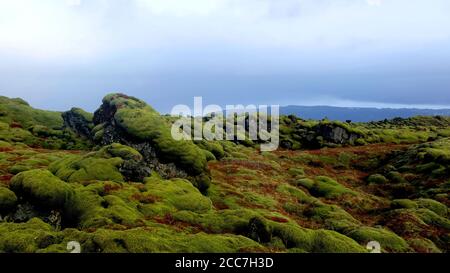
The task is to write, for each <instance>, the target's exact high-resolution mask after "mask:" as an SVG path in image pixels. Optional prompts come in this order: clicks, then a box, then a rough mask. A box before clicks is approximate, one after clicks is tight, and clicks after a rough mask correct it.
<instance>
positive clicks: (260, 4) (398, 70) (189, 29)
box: [0, 0, 450, 112]
mask: <svg viewBox="0 0 450 273" xmlns="http://www.w3.org/2000/svg"><path fill="white" fill-rule="evenodd" d="M449 14H450V1H448V0H0V94H1V95H5V96H9V97H22V98H24V99H26V100H27V101H29V102H30V103H31V104H32V105H33V106H35V107H40V108H47V109H55V110H66V109H68V108H70V107H71V106H80V107H83V108H85V109H87V110H90V111H93V110H95V109H96V107H97V106H98V105H99V102H100V99H101V98H102V97H103V96H104V95H105V94H106V93H110V92H116V91H120V92H124V93H127V94H130V95H134V96H137V97H140V98H143V99H144V100H146V101H147V102H149V103H150V104H151V105H153V106H154V107H155V108H157V109H158V110H160V111H162V112H168V111H170V109H171V108H172V106H174V105H175V104H179V103H185V104H192V103H193V97H194V96H203V97H204V100H205V103H214V104H220V105H225V104H231V103H233V104H237V103H240V104H250V103H252V104H264V103H268V104H282V105H286V104H299V105H325V104H328V105H345V106H405V105H406V106H427V107H444V106H449V105H450V16H449Z"/></svg>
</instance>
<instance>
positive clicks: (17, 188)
mask: <svg viewBox="0 0 450 273" xmlns="http://www.w3.org/2000/svg"><path fill="white" fill-rule="evenodd" d="M10 187H11V190H12V191H14V193H15V194H16V195H17V196H19V197H23V198H26V199H27V200H28V199H29V200H32V201H33V202H35V203H36V204H38V205H40V206H44V207H52V208H53V207H54V208H62V207H63V206H64V204H65V203H66V201H67V200H68V199H70V198H71V197H72V196H73V190H72V188H71V187H70V186H69V185H68V184H67V183H65V182H64V181H61V180H60V179H59V178H58V177H56V176H54V175H53V174H52V173H51V172H49V171H47V170H42V169H37V170H31V171H26V172H22V173H19V174H17V175H16V176H14V177H13V179H12V180H11V185H10Z"/></svg>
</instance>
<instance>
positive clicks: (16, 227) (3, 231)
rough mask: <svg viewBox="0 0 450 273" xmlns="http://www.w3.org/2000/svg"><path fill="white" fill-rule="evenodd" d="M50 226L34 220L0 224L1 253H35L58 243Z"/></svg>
mask: <svg viewBox="0 0 450 273" xmlns="http://www.w3.org/2000/svg"><path fill="white" fill-rule="evenodd" d="M56 240H57V238H56V235H55V233H54V232H53V231H52V228H51V226H50V225H48V224H46V223H44V222H43V221H42V220H40V219H37V218H33V219H31V220H29V221H28V222H26V223H20V224H16V223H0V253H1V252H3V253H33V252H36V251H37V250H38V249H40V248H46V247H48V246H49V245H51V244H53V243H54V242H56Z"/></svg>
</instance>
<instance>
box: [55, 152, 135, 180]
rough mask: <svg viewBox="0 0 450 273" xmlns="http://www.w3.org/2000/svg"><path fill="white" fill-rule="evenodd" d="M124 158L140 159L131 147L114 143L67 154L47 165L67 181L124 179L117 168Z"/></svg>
mask: <svg viewBox="0 0 450 273" xmlns="http://www.w3.org/2000/svg"><path fill="white" fill-rule="evenodd" d="M125 160H137V161H139V160H142V155H141V154H140V153H139V152H137V151H136V150H134V149H133V148H131V147H128V146H125V145H121V144H117V143H114V144H112V145H108V146H105V147H103V148H102V149H101V150H99V151H97V152H92V153H89V154H87V155H84V156H67V157H65V158H63V159H61V160H59V161H56V162H54V163H52V164H50V166H49V170H50V171H51V172H53V173H54V174H55V175H56V176H58V177H59V178H61V179H62V180H64V181H67V182H71V183H72V182H83V181H92V180H103V181H108V180H111V181H117V182H122V181H124V177H123V175H122V174H121V172H120V170H119V168H120V166H121V165H122V164H123V163H124V161H125Z"/></svg>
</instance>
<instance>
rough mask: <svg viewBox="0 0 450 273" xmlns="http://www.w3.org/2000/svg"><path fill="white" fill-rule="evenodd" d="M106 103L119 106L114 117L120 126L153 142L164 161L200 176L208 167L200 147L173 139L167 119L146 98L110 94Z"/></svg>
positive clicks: (129, 132)
mask: <svg viewBox="0 0 450 273" xmlns="http://www.w3.org/2000/svg"><path fill="white" fill-rule="evenodd" d="M103 102H104V103H107V104H109V105H113V106H115V107H116V108H117V111H116V113H115V116H114V119H115V121H116V122H117V124H118V125H119V126H120V127H122V128H123V129H124V130H125V131H126V132H127V133H128V134H130V135H132V136H133V137H135V138H137V139H140V140H143V141H151V142H152V143H153V144H154V145H155V148H156V151H157V154H158V156H159V157H160V158H161V159H162V160H164V161H166V162H173V163H175V164H176V165H177V166H179V167H181V168H183V169H185V170H187V171H188V172H189V173H191V174H192V175H199V174H201V173H203V172H204V171H205V170H206V169H207V161H206V157H205V155H204V153H203V152H202V151H201V149H200V148H199V147H197V146H196V145H195V144H194V143H193V142H192V141H184V140H180V141H176V140H174V139H173V138H172V136H171V130H170V125H169V124H168V122H166V121H165V120H164V119H163V118H162V117H161V116H160V115H159V113H158V112H156V111H155V110H154V109H153V108H151V107H150V106H148V105H147V104H145V103H144V102H143V101H140V100H138V99H135V98H132V97H128V96H125V95H121V94H110V95H108V96H106V97H105V98H104V99H103Z"/></svg>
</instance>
